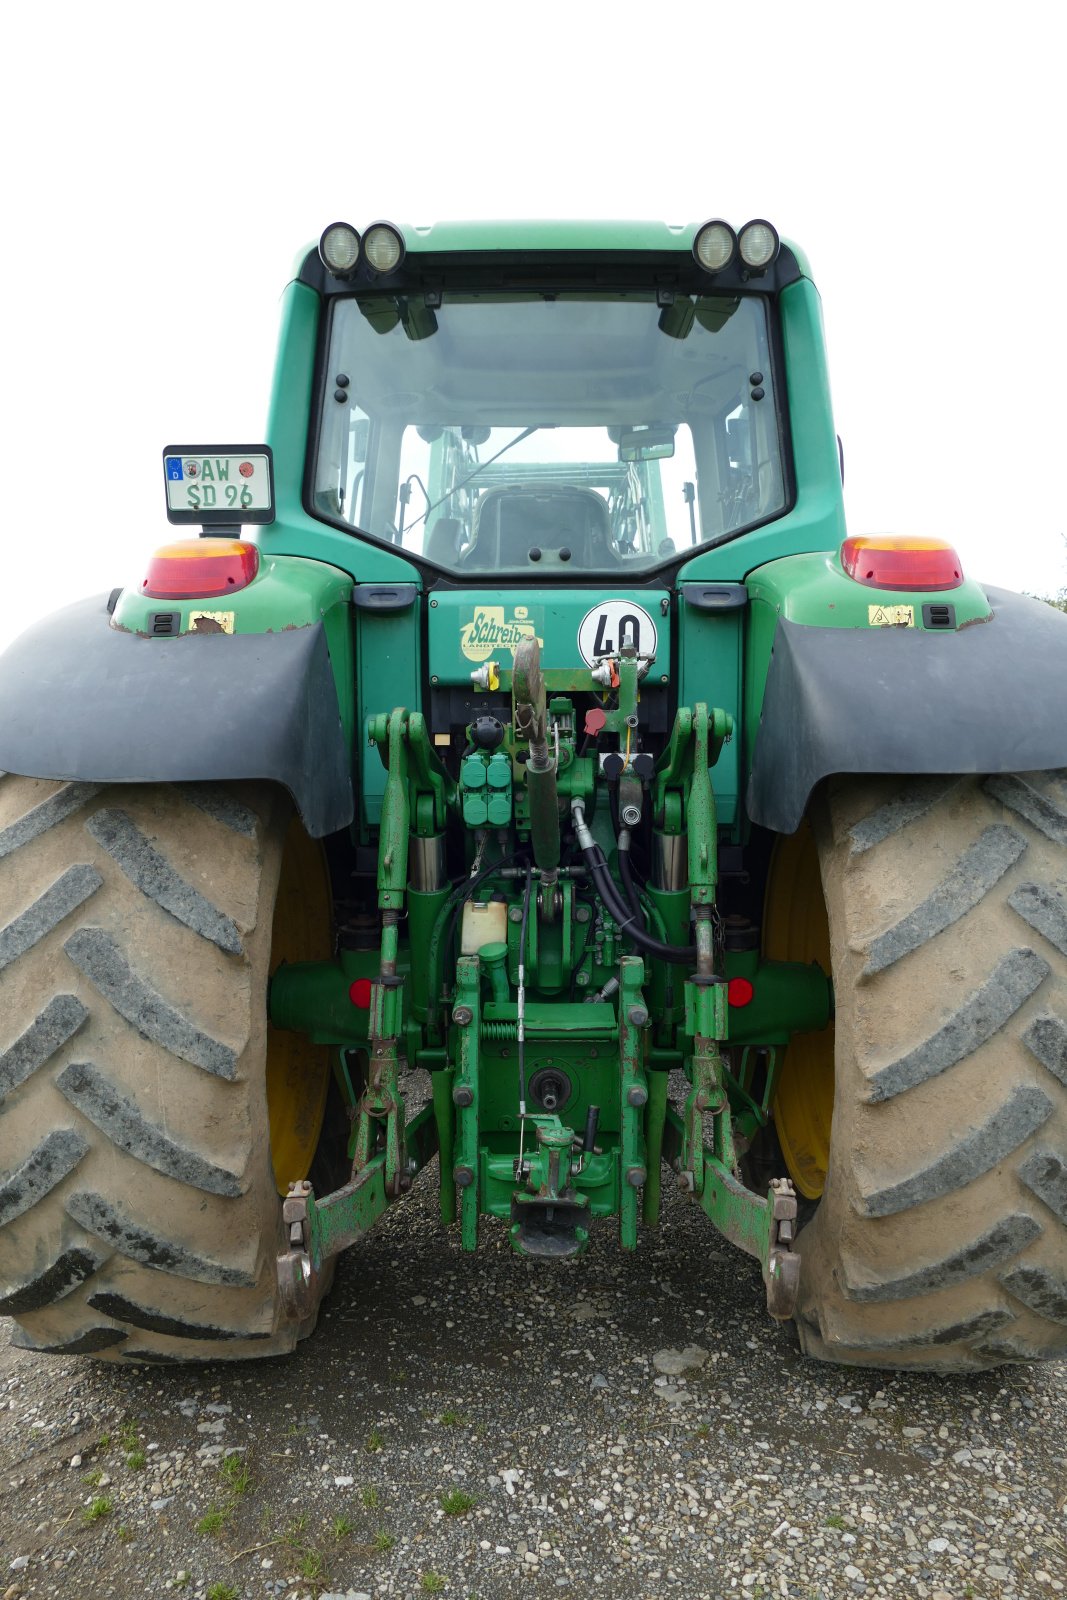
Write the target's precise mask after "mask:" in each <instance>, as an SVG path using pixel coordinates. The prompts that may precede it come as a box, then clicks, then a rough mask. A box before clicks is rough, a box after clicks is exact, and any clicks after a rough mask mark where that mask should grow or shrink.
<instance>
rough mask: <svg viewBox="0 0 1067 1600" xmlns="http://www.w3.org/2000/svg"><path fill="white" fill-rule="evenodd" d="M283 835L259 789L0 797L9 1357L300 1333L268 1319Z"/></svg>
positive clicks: (280, 806)
mask: <svg viewBox="0 0 1067 1600" xmlns="http://www.w3.org/2000/svg"><path fill="white" fill-rule="evenodd" d="M294 827H295V828H299V824H293V823H292V820H291V807H290V805H289V802H288V799H287V797H286V796H285V795H284V794H283V793H282V791H280V790H275V789H272V788H269V787H266V786H256V785H243V786H233V787H232V788H222V787H221V786H215V785H212V786H204V787H202V788H201V787H198V786H193V785H190V786H188V787H183V786H174V787H155V788H147V787H133V786H122V787H112V788H102V787H100V786H97V785H91V784H56V783H46V782H36V781H34V780H32V779H27V778H17V777H13V776H2V775H0V1314H6V1315H9V1316H12V1317H14V1318H15V1320H16V1322H17V1323H18V1329H17V1331H16V1334H15V1343H16V1344H17V1345H21V1346H23V1347H25V1348H28V1349H32V1350H43V1351H55V1352H61V1353H63V1354H74V1353H91V1354H93V1355H97V1356H100V1357H102V1358H103V1359H107V1360H120V1361H146V1360H147V1361H156V1362H179V1361H198V1360H205V1359H211V1360H217V1359H220V1358H224V1357H229V1358H245V1357H250V1356H263V1355H277V1354H279V1353H282V1352H285V1351H288V1350H291V1349H292V1347H293V1346H294V1345H295V1343H296V1341H297V1339H298V1338H300V1337H302V1336H303V1335H305V1334H306V1333H308V1332H310V1331H311V1327H312V1326H313V1324H314V1317H311V1318H310V1319H309V1320H308V1321H307V1322H306V1323H304V1324H301V1325H299V1326H297V1325H295V1324H293V1323H289V1322H286V1321H285V1319H284V1318H283V1317H282V1315H281V1312H280V1307H279V1304H278V1299H277V1292H276V1286H275V1257H276V1255H277V1253H278V1251H279V1250H280V1249H281V1248H282V1247H283V1244H282V1224H281V1203H280V1199H279V1194H278V1188H277V1185H276V1182H275V1174H274V1170H273V1164H272V1150H271V1139H270V1129H269V1122H268V1104H267V1077H266V1073H267V1052H268V1025H267V1015H266V995H267V983H268V976H269V972H270V969H271V962H272V944H275V945H276V943H277V939H276V936H275V934H274V932H273V931H272V922H273V920H274V911H275V899H276V896H277V895H278V887H279V876H280V873H281V871H282V863H283V857H284V856H285V854H286V852H287V851H288V850H289V849H290V848H291V842H292V838H293V833H292V829H293V828H294ZM305 843H307V841H306V839H305ZM320 903H321V902H320ZM326 903H327V908H328V899H327V902H326ZM327 928H328V922H327ZM326 953H327V954H328V953H329V952H328V949H327V951H326ZM274 959H275V960H276V959H277V953H276V952H275V957H274ZM273 1037H282V1038H284V1039H286V1040H288V1039H291V1038H292V1037H293V1036H289V1035H286V1036H273ZM287 1049H288V1050H289V1054H288V1055H287V1056H286V1070H288V1071H293V1070H300V1069H301V1063H300V1062H299V1061H297V1062H296V1066H295V1068H294V1063H293V1056H292V1051H291V1046H289V1047H287ZM303 1065H304V1066H305V1067H306V1069H307V1071H308V1072H309V1073H312V1074H319V1073H321V1069H322V1064H321V1061H319V1060H311V1059H310V1058H307V1059H306V1060H305V1062H304V1063H303ZM327 1070H328V1069H327ZM316 1092H317V1091H316ZM322 1092H323V1095H324V1094H325V1084H323V1089H322Z"/></svg>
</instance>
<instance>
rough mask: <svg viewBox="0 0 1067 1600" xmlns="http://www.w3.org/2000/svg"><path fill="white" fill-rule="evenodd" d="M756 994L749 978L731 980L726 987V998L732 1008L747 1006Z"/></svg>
mask: <svg viewBox="0 0 1067 1600" xmlns="http://www.w3.org/2000/svg"><path fill="white" fill-rule="evenodd" d="M755 992H756V991H755V989H754V988H753V987H752V985H751V983H750V982H749V980H748V979H747V978H731V979H730V981H729V983H728V984H727V985H726V998H727V1000H729V1002H730V1004H731V1005H732V1006H747V1005H748V1003H749V1001H750V1000H751V999H752V996H753V995H754V994H755Z"/></svg>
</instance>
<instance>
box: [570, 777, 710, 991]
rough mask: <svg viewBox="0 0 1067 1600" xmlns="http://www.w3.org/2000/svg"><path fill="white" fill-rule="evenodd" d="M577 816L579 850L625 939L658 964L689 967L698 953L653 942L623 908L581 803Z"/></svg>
mask: <svg viewBox="0 0 1067 1600" xmlns="http://www.w3.org/2000/svg"><path fill="white" fill-rule="evenodd" d="M572 810H573V813H574V826H575V830H576V832H577V834H578V847H579V849H580V850H581V852H582V855H583V856H584V857H585V860H586V864H587V866H588V867H589V871H590V872H591V873H592V875H593V882H594V883H595V884H596V888H597V893H598V894H599V895H600V898H601V900H602V901H603V902H604V907H605V909H606V911H607V913H608V915H609V916H610V917H612V918H613V919H614V921H615V922H617V923H618V925H619V930H620V932H622V933H623V934H625V936H626V938H628V939H630V940H632V941H633V943H634V944H635V945H636V946H637V947H638V949H639V950H643V951H645V952H646V953H647V954H648V955H650V956H654V957H655V958H656V960H657V961H668V962H670V963H671V964H672V965H674V966H678V967H682V966H689V965H690V964H691V963H692V962H694V961H695V960H696V951H695V950H694V949H693V948H692V946H691V945H680V944H664V943H663V941H662V939H654V938H653V937H652V935H651V934H650V933H647V932H646V931H645V929H644V927H643V925H642V923H641V920H640V917H639V916H638V915H637V914H635V912H633V911H632V910H631V909H630V907H629V906H627V905H624V904H623V901H622V898H621V896H620V894H619V891H618V889H616V887H615V884H614V881H613V879H612V876H611V873H610V872H609V871H608V863H607V860H606V858H605V856H604V852H603V851H602V850H601V848H600V846H599V845H598V844H597V842H596V840H595V839H594V838H593V835H592V834H591V833H590V831H589V828H588V826H587V824H586V820H585V811H584V809H583V807H582V804H581V802H580V801H578V800H575V801H574V802H573V804H572Z"/></svg>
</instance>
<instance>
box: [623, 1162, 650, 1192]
mask: <svg viewBox="0 0 1067 1600" xmlns="http://www.w3.org/2000/svg"><path fill="white" fill-rule="evenodd" d="M646 1178H647V1173H646V1172H645V1169H644V1167H627V1169H626V1181H627V1183H628V1184H629V1185H630V1188H631V1189H640V1188H641V1187H642V1186H643V1184H644V1183H645V1180H646Z"/></svg>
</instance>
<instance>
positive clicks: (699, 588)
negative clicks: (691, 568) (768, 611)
mask: <svg viewBox="0 0 1067 1600" xmlns="http://www.w3.org/2000/svg"><path fill="white" fill-rule="evenodd" d="M680 588H681V593H682V596H683V597H684V599H685V603H686V605H687V606H692V608H693V610H694V611H743V610H744V609H745V607H746V606H747V605H748V590H747V589H746V588H745V586H744V584H743V583H683V584H681V585H680Z"/></svg>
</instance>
